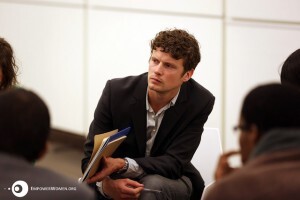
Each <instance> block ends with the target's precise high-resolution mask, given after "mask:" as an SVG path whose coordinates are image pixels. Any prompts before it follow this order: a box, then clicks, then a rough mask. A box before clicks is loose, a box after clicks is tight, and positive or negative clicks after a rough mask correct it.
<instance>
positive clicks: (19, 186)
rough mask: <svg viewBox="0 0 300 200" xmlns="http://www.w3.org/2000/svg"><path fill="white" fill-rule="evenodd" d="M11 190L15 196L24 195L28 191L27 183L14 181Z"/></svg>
mask: <svg viewBox="0 0 300 200" xmlns="http://www.w3.org/2000/svg"><path fill="white" fill-rule="evenodd" d="M11 191H12V193H13V194H14V195H15V196H16V197H24V196H25V195H26V194H27V193H28V185H27V183H26V182H25V181H16V182H15V183H14V184H13V185H12V187H11Z"/></svg>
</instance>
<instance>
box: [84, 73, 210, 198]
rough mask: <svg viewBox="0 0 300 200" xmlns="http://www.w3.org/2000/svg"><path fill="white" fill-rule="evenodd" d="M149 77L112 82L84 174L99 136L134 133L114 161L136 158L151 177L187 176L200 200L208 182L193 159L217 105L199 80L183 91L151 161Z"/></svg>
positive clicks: (167, 118)
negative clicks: (148, 152)
mask: <svg viewBox="0 0 300 200" xmlns="http://www.w3.org/2000/svg"><path fill="white" fill-rule="evenodd" d="M147 75H148V73H144V74H141V75H139V76H129V77H125V78H120V79H112V80H109V81H107V83H106V86H105V88H104V90H103V93H102V96H101V98H100V100H99V102H98V105H97V108H96V110H95V114H94V120H93V121H92V123H91V125H90V129H89V134H88V137H87V140H86V143H85V146H84V152H85V158H84V159H83V160H82V169H83V170H84V169H85V168H86V166H87V164H88V161H89V159H90V156H91V153H92V151H93V145H94V142H93V138H94V135H95V134H99V133H104V132H107V131H111V130H113V129H119V130H121V129H123V128H126V127H128V126H131V127H132V129H131V131H130V133H129V134H128V136H127V138H126V140H125V141H124V142H123V143H122V144H121V145H120V147H119V148H118V149H117V150H116V152H115V153H114V154H113V157H129V158H132V159H134V160H135V161H136V162H137V163H138V164H139V165H140V166H141V167H142V168H143V170H144V171H145V172H146V173H147V174H159V175H161V176H164V177H167V178H170V179H178V178H180V177H181V176H183V175H185V176H187V177H189V178H190V179H191V181H192V184H193V196H192V197H193V198H192V199H200V197H201V194H202V191H203V188H204V181H203V179H202V177H201V176H200V174H199V172H198V170H197V169H196V168H195V167H194V166H193V165H192V164H191V162H190V161H191V159H192V157H193V155H194V153H195V151H196V149H197V147H198V145H199V143H200V140H201V134H202V132H203V126H204V123H205V122H206V120H207V118H208V116H209V114H210V113H211V111H212V109H213V105H214V100H215V98H214V96H213V95H212V94H211V93H210V92H209V91H208V90H206V89H205V88H204V87H202V86H201V85H200V84H198V83H197V82H196V81H194V80H193V79H190V80H189V81H187V82H185V83H184V84H183V85H182V86H181V89H180V93H179V96H178V98H177V101H176V104H175V105H174V106H172V107H170V108H169V109H168V110H166V112H165V114H164V118H163V120H162V122H161V125H160V128H159V130H158V133H157V136H156V138H155V141H154V144H153V147H152V150H151V156H150V157H145V150H146V133H147V132H146V125H147V124H146V123H147V122H146V120H147V118H146V116H147V115H146V112H147V111H146V93H147V85H148V84H147Z"/></svg>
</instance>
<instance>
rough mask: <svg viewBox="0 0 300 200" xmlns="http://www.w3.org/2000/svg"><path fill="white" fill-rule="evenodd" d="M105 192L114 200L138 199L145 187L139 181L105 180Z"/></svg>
mask: <svg viewBox="0 0 300 200" xmlns="http://www.w3.org/2000/svg"><path fill="white" fill-rule="evenodd" d="M102 184H103V192H104V193H105V194H106V195H108V196H109V197H111V198H112V199H114V200H119V199H138V198H139V196H140V194H141V191H142V190H143V189H144V185H143V184H140V183H139V182H137V181H133V180H130V179H128V178H125V179H116V180H113V179H110V178H105V179H104V180H103V182H102Z"/></svg>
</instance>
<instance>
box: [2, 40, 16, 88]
mask: <svg viewBox="0 0 300 200" xmlns="http://www.w3.org/2000/svg"><path fill="white" fill-rule="evenodd" d="M1 69H2V74H3V76H2V80H0V90H4V89H7V88H10V87H12V86H14V85H16V84H17V83H18V81H17V71H18V66H17V65H16V62H15V58H14V52H13V49H12V47H11V46H10V44H9V43H8V42H7V41H6V40H5V39H4V38H1V37H0V70H1Z"/></svg>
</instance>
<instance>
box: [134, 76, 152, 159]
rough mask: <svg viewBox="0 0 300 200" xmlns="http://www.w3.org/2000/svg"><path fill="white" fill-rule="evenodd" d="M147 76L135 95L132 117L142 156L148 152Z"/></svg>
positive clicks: (138, 86)
mask: <svg viewBox="0 0 300 200" xmlns="http://www.w3.org/2000/svg"><path fill="white" fill-rule="evenodd" d="M147 86H148V84H147V75H146V76H145V77H143V79H142V82H141V83H140V84H138V85H137V88H136V90H135V92H134V94H133V98H134V103H133V104H132V106H131V116H132V121H133V126H134V132H135V136H136V142H137V145H138V149H139V154H140V155H145V152H146V134H147V130H146V126H147V124H146V121H147V113H146V92H147Z"/></svg>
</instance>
